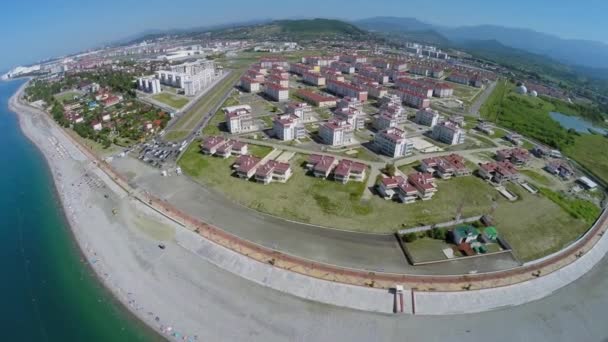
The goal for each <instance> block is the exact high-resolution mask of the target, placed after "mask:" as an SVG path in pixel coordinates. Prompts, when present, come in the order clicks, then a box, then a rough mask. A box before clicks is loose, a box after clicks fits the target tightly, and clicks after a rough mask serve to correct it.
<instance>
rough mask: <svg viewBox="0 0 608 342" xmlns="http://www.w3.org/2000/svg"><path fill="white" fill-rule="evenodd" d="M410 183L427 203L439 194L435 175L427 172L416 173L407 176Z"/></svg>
mask: <svg viewBox="0 0 608 342" xmlns="http://www.w3.org/2000/svg"><path fill="white" fill-rule="evenodd" d="M407 180H408V182H409V183H410V184H411V185H413V186H414V188H415V189H416V191H418V197H419V198H420V199H421V200H423V201H427V200H430V199H431V198H433V196H434V195H435V193H437V185H436V184H435V178H433V175H432V174H430V173H426V172H416V173H412V174H410V175H408V176H407Z"/></svg>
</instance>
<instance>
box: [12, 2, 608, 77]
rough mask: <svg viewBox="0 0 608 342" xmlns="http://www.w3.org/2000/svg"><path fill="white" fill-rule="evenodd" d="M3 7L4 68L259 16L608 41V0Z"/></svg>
mask: <svg viewBox="0 0 608 342" xmlns="http://www.w3.org/2000/svg"><path fill="white" fill-rule="evenodd" d="M557 3H560V4H559V5H558V4H557ZM0 13H2V14H3V16H2V20H1V21H0V44H1V45H0V46H2V47H3V48H4V49H3V51H2V53H0V70H4V69H7V68H8V67H10V66H14V65H17V64H22V63H31V62H34V61H37V60H39V59H42V58H47V57H54V56H57V55H61V54H65V53H71V52H76V51H79V50H82V49H86V48H91V47H95V46H98V45H99V44H100V43H103V42H108V41H112V40H115V39H120V38H123V37H127V36H130V35H132V34H134V33H138V32H141V31H144V30H148V29H168V28H187V27H195V26H206V25H212V24H218V23H226V22H233V21H241V20H249V19H259V18H289V17H332V18H344V19H357V18H365V17H370V16H402V17H416V18H418V19H420V20H423V21H428V22H431V23H435V24H442V25H447V26H459V25H477V24H496V25H502V26H510V27H523V28H531V29H534V30H537V31H541V32H546V33H552V34H556V35H558V36H561V37H565V38H580V39H590V40H599V41H604V42H608V25H605V14H606V13H608V1H601V0H579V1H565V0H564V1H562V0H553V1H549V0H527V1H523V0H510V1H500V2H498V1H491V0H458V1H444V0H431V1H429V0H373V1H361V0H347V1H345V0H341V1H338V0H303V1H288V0H282V1H275V0H228V1H217V0H213V1H210V0H146V1H135V0H104V1H91V0H80V1H76V0H17V1H14V0H8V1H3V3H2V4H0Z"/></svg>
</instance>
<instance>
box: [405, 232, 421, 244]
mask: <svg viewBox="0 0 608 342" xmlns="http://www.w3.org/2000/svg"><path fill="white" fill-rule="evenodd" d="M416 240H418V234H416V233H407V234H405V235H403V241H405V242H408V243H409V242H414V241H416Z"/></svg>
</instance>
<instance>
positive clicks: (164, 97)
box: [152, 93, 190, 109]
mask: <svg viewBox="0 0 608 342" xmlns="http://www.w3.org/2000/svg"><path fill="white" fill-rule="evenodd" d="M152 98H153V99H154V100H156V101H158V102H162V103H164V104H166V105H167V106H169V107H173V108H175V109H181V108H183V107H184V106H185V105H186V104H187V103H188V102H189V101H190V100H189V99H188V98H186V97H183V96H180V95H175V94H170V93H159V94H156V95H154V96H152Z"/></svg>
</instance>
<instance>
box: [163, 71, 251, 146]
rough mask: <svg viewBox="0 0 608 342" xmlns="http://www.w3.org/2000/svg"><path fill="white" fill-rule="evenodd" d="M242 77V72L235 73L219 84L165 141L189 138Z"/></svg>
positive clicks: (167, 135) (188, 113)
mask: <svg viewBox="0 0 608 342" xmlns="http://www.w3.org/2000/svg"><path fill="white" fill-rule="evenodd" d="M240 76H241V73H240V71H233V72H232V73H231V74H230V75H228V76H226V77H225V78H224V79H223V80H221V81H220V82H219V83H217V84H216V85H215V86H214V87H213V88H212V89H210V90H209V91H208V92H207V94H205V96H203V97H202V98H201V99H200V100H199V101H198V102H197V103H196V104H195V105H194V106H193V107H192V109H190V110H189V111H188V112H186V113H184V115H183V116H182V117H181V118H180V119H179V120H178V121H177V122H176V123H175V125H174V126H173V127H171V129H170V130H169V131H168V132H167V134H166V135H165V139H166V140H180V139H183V138H185V137H186V136H188V134H189V133H190V132H191V131H192V130H193V129H194V128H195V127H196V125H197V124H198V123H199V122H200V121H201V120H202V119H203V117H204V116H205V115H207V114H208V113H209V111H211V110H213V109H214V107H215V106H217V105H218V104H219V103H220V101H222V99H223V97H224V95H226V93H227V92H229V91H230V90H231V89H232V87H233V86H234V84H235V82H236V81H237V80H238V79H239V77H240Z"/></svg>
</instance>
